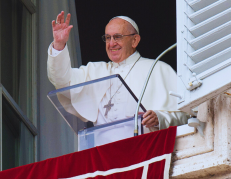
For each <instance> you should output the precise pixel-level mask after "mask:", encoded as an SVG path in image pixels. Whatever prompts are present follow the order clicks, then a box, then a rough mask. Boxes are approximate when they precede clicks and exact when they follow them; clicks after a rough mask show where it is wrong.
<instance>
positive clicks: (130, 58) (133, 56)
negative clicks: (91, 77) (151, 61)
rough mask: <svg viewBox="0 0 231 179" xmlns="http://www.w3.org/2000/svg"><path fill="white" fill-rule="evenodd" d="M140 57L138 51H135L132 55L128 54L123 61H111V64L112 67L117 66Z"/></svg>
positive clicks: (127, 63)
mask: <svg viewBox="0 0 231 179" xmlns="http://www.w3.org/2000/svg"><path fill="white" fill-rule="evenodd" d="M139 57H140V53H139V52H138V51H135V52H134V53H133V54H132V55H130V56H129V57H128V58H127V59H125V60H124V61H122V62H120V63H115V62H113V66H114V67H118V66H123V65H129V64H131V63H135V62H136V60H137V59H138V58H139Z"/></svg>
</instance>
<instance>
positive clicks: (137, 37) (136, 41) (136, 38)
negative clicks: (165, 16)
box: [132, 34, 141, 48]
mask: <svg viewBox="0 0 231 179" xmlns="http://www.w3.org/2000/svg"><path fill="white" fill-rule="evenodd" d="M140 40H141V37H140V35H139V34H136V35H134V39H133V41H132V48H136V47H137V46H138V44H139V42H140Z"/></svg>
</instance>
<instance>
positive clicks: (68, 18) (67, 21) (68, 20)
mask: <svg viewBox="0 0 231 179" xmlns="http://www.w3.org/2000/svg"><path fill="white" fill-rule="evenodd" d="M70 20H71V14H70V13H68V14H67V17H66V22H65V23H66V24H67V25H69V23H70Z"/></svg>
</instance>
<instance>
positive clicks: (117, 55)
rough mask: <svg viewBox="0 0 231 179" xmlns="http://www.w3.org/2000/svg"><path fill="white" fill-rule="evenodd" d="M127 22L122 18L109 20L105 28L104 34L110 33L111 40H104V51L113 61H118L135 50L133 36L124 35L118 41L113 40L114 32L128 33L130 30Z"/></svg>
mask: <svg viewBox="0 0 231 179" xmlns="http://www.w3.org/2000/svg"><path fill="white" fill-rule="evenodd" d="M128 25H129V24H128V22H127V21H125V20H123V19H119V18H117V19H113V20H111V21H110V22H109V23H108V24H107V26H106V28H105V34H107V35H111V41H110V42H106V51H107V55H108V57H109V59H110V60H111V61H113V62H115V63H120V62H122V61H123V60H125V59H126V58H128V57H129V56H130V55H132V54H133V53H134V52H135V48H134V45H133V43H134V36H124V37H123V38H122V39H121V40H120V41H117V42H116V41H115V40H114V38H113V37H112V36H113V35H114V34H122V35H129V34H132V32H131V31H130V30H129V28H128Z"/></svg>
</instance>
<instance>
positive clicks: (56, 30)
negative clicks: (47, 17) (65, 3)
mask: <svg viewBox="0 0 231 179" xmlns="http://www.w3.org/2000/svg"><path fill="white" fill-rule="evenodd" d="M70 19H71V14H70V13H69V14H67V17H66V21H64V11H62V12H61V13H60V14H58V16H57V19H56V22H55V21H54V20H53V21H52V29H53V37H54V43H53V45H54V46H53V47H54V49H56V50H63V49H64V47H65V45H66V43H67V41H68V38H69V34H70V31H71V29H72V27H73V25H69V23H70Z"/></svg>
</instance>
